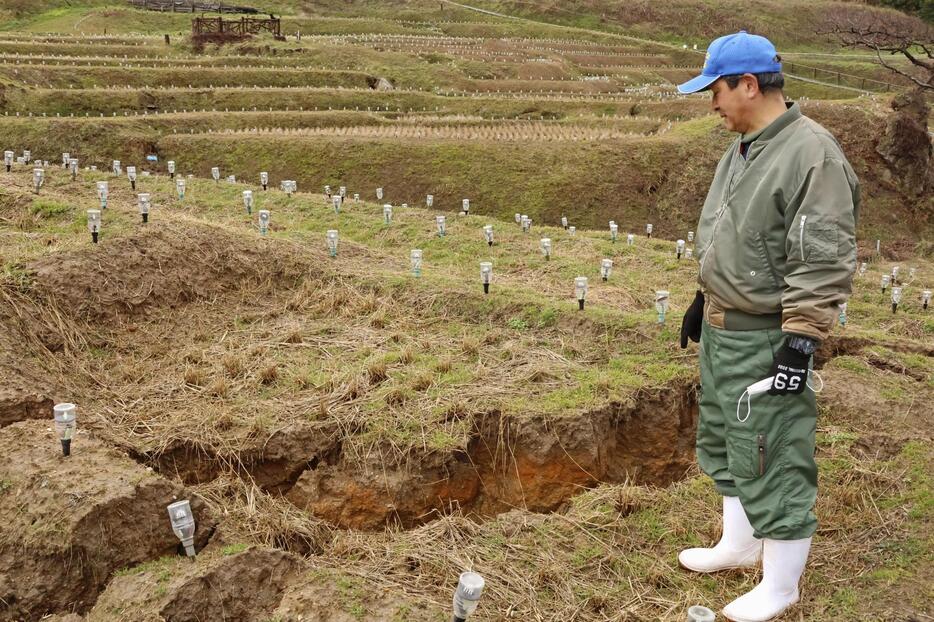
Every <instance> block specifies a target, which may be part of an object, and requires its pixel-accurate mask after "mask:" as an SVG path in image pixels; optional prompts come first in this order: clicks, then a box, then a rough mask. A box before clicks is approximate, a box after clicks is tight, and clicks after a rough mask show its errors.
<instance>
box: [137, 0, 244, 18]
mask: <svg viewBox="0 0 934 622" xmlns="http://www.w3.org/2000/svg"><path fill="white" fill-rule="evenodd" d="M127 1H128V2H129V3H130V4H132V5H133V6H136V7H139V8H141V9H146V10H149V11H162V12H167V13H245V14H247V15H255V14H257V13H259V9H254V8H253V7H250V6H233V5H230V4H224V3H223V2H200V1H197V0H127Z"/></svg>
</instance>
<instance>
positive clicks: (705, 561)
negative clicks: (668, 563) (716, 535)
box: [678, 497, 762, 572]
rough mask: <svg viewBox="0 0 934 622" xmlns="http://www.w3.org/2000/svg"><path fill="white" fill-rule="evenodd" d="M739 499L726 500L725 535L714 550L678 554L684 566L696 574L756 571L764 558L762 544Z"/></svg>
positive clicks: (698, 549)
mask: <svg viewBox="0 0 934 622" xmlns="http://www.w3.org/2000/svg"><path fill="white" fill-rule="evenodd" d="M753 532H754V530H753V528H752V525H750V524H749V519H748V518H746V511H745V510H743V504H742V503H741V502H740V500H739V497H723V535H722V536H721V537H720V542H718V543H717V545H716V546H715V547H713V548H712V549H700V548H697V549H687V550H684V551H681V553H679V554H678V561H679V562H680V563H681V565H682V566H684V567H685V568H687V569H688V570H693V571H694V572H717V571H718V570H728V569H730V568H754V567H756V566H757V565H758V563H759V559H761V557H762V541H761V540H758V539H757V538H755V537H754V536H753V535H752V534H753Z"/></svg>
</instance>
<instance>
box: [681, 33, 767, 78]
mask: <svg viewBox="0 0 934 622" xmlns="http://www.w3.org/2000/svg"><path fill="white" fill-rule="evenodd" d="M781 70H782V63H781V61H780V60H779V59H778V52H776V51H775V46H774V45H772V42H771V41H769V40H768V39H766V38H765V37H760V36H759V35H751V34H749V33H747V32H746V31H745V30H740V31H739V32H737V33H736V34H732V35H726V36H725V37H720V38H719V39H715V40H714V41H713V43H711V44H710V46H709V47H708V48H707V58H706V59H705V60H704V68H703V69H702V70H701V75H699V76H697V77H696V78H692V79H690V80H688V81H687V82H685V83H684V84H679V85H678V91H679V92H681V93H697V92H698V91H703V90H705V89H708V88H710V85H711V84H713V83H714V82H716V81H717V80H718V79H719V78H720V77H721V76H736V75H742V74H744V73H776V72H779V71H781Z"/></svg>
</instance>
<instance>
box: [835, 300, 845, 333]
mask: <svg viewBox="0 0 934 622" xmlns="http://www.w3.org/2000/svg"><path fill="white" fill-rule="evenodd" d="M839 308H840V315H839V316H837V320H838V321H839V322H840V326H841V327H843V328H846V303H845V302H841V303H840V307H839Z"/></svg>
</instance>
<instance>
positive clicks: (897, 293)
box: [892, 286, 902, 313]
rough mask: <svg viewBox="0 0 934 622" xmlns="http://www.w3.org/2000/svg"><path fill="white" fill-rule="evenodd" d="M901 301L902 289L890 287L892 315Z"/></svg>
mask: <svg viewBox="0 0 934 622" xmlns="http://www.w3.org/2000/svg"><path fill="white" fill-rule="evenodd" d="M901 301H902V288H901V287H899V286H894V287H892V313H895V312H896V311H897V310H898V303H900V302H901Z"/></svg>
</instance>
